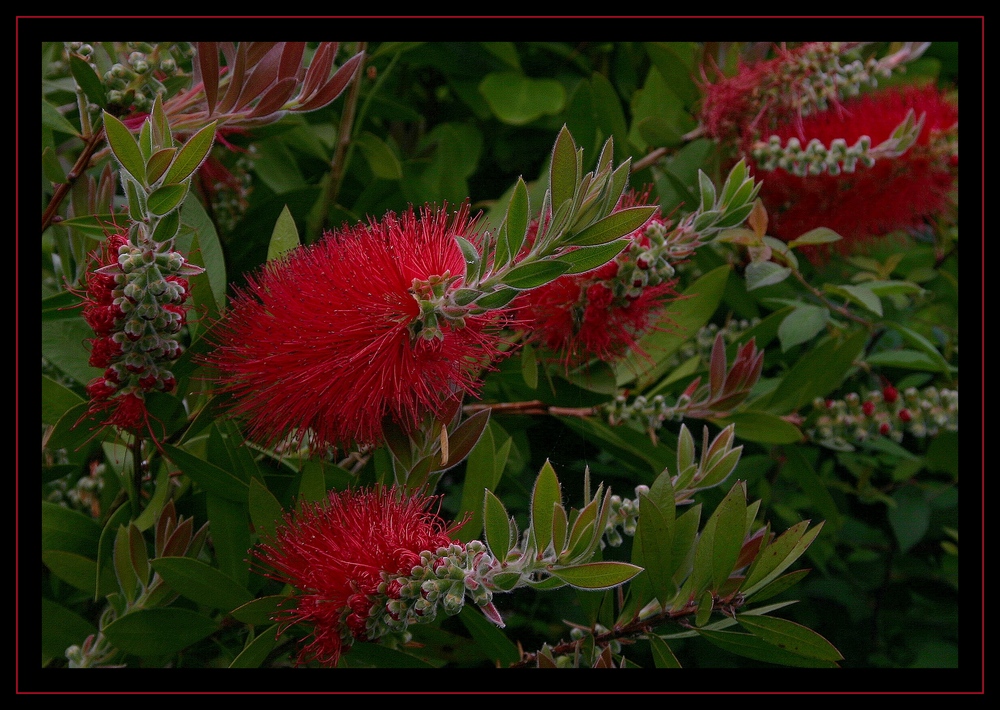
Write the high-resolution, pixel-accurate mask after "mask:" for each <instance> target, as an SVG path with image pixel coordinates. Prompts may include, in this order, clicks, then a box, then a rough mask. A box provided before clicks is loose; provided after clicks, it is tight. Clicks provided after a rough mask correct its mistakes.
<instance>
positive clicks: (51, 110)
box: [42, 99, 80, 136]
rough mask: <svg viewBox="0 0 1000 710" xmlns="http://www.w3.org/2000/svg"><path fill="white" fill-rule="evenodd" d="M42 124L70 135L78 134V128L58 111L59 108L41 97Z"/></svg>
mask: <svg viewBox="0 0 1000 710" xmlns="http://www.w3.org/2000/svg"><path fill="white" fill-rule="evenodd" d="M42 126H44V127H46V128H51V129H52V130H53V131H58V132H60V133H68V134H69V135H71V136H78V135H80V129H79V128H77V127H76V126H74V125H73V124H72V123H70V122H69V121H68V120H67V119H66V117H65V116H63V115H62V114H61V113H59V109H57V108H56V107H55V106H53V105H52V104H50V103H49V102H48V101H46V100H45V99H42Z"/></svg>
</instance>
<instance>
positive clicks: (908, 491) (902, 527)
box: [888, 486, 931, 554]
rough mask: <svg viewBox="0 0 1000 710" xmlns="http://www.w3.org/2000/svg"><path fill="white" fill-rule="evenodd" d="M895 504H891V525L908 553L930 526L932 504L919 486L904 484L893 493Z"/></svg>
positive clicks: (903, 551)
mask: <svg viewBox="0 0 1000 710" xmlns="http://www.w3.org/2000/svg"><path fill="white" fill-rule="evenodd" d="M892 501H893V503H895V505H892V506H889V511H888V516H889V525H890V526H892V532H893V534H894V535H895V536H896V540H897V541H898V542H899V549H900V552H901V553H903V554H906V553H907V552H909V551H910V549H912V548H913V546H914V545H916V544H917V543H918V542H920V541H921V540H923V539H924V535H926V534H927V530H928V528H929V527H930V520H931V506H930V501H928V499H927V496H926V495H925V494H924V493H923V492H922V490H921V489H920V488H919V487H917V486H903V487H902V488H899V489H898V490H896V491H895V492H894V493H893V494H892Z"/></svg>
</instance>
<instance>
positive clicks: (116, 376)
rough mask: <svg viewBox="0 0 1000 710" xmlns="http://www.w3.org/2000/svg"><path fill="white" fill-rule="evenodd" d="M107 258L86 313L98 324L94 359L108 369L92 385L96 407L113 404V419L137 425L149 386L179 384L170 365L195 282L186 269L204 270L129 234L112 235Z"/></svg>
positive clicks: (94, 279)
mask: <svg viewBox="0 0 1000 710" xmlns="http://www.w3.org/2000/svg"><path fill="white" fill-rule="evenodd" d="M99 259H100V261H101V263H102V264H103V265H102V266H100V267H99V268H96V269H94V270H92V271H91V272H90V273H89V274H88V278H87V287H86V293H85V300H84V304H83V318H84V320H85V321H86V322H87V324H88V325H90V327H91V328H93V330H94V334H95V335H96V336H97V337H96V338H92V339H91V340H90V341H89V342H90V345H91V351H90V360H89V362H90V365H91V366H92V367H98V368H102V369H103V370H104V373H103V375H101V376H100V377H97V378H95V379H93V380H92V381H91V382H90V383H89V384H88V385H87V393H88V394H89V395H90V397H91V401H92V403H91V408H90V411H91V412H96V411H104V410H113V412H112V414H111V416H110V418H109V419H108V421H107V423H108V424H114V425H116V426H120V427H124V428H132V429H134V428H137V427H138V426H139V425H140V424H141V423H142V422H143V421H144V419H145V405H144V397H143V395H144V393H146V392H150V391H162V392H168V391H170V390H172V389H173V388H174V387H175V385H176V384H177V382H176V379H175V378H174V375H173V373H172V372H171V371H170V370H169V369H168V368H167V365H168V364H169V363H170V362H172V361H174V360H176V359H177V358H178V357H180V354H181V350H182V348H181V344H180V342H179V341H178V339H177V337H178V334H179V333H180V331H181V329H182V327H183V326H184V324H185V320H186V313H187V307H186V306H185V305H184V303H185V301H186V300H187V298H188V296H189V295H190V290H189V287H188V281H187V279H185V278H184V276H188V275H192V274H195V273H198V272H200V271H201V269H200V267H196V266H193V265H191V264H189V263H188V262H187V260H186V259H185V258H184V256H183V255H181V254H180V253H179V252H176V251H162V252H158V251H155V250H154V249H152V248H151V247H138V246H135V245H134V244H132V243H131V242H130V241H129V239H128V237H127V236H126V235H124V234H114V235H111V236H110V237H108V240H107V242H106V243H105V246H104V248H103V251H102V253H101V254H100V256H99Z"/></svg>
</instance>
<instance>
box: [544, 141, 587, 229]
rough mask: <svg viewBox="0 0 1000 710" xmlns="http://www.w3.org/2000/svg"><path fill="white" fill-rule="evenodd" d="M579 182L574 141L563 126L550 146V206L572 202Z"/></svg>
mask: <svg viewBox="0 0 1000 710" xmlns="http://www.w3.org/2000/svg"><path fill="white" fill-rule="evenodd" d="M579 182H580V172H579V164H578V162H577V152H576V143H575V142H574V141H573V136H572V135H570V132H569V129H567V128H566V126H563V128H562V130H561V131H559V136H558V137H557V138H556V143H555V146H553V148H552V162H551V164H550V165H549V190H550V192H551V195H552V206H553V207H554V208H558V207H560V206H561V205H562V204H563V203H565V202H572V200H573V197H574V195H575V194H576V188H577V185H578V184H579ZM553 221H554V220H553Z"/></svg>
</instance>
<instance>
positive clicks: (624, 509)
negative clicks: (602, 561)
mask: <svg viewBox="0 0 1000 710" xmlns="http://www.w3.org/2000/svg"><path fill="white" fill-rule="evenodd" d="M648 494H649V486H646V485H638V486H636V487H635V498H634V499H632V498H622V497H621V496H619V495H612V496H611V498H610V499H609V500H608V508H609V510H610V513H609V514H608V523H607V526H606V527H605V529H604V537H603V538H602V539H601V548H602V549H603V548H604V546H605V545H606V544H607V545H610V546H611V547H618V546H619V545H621V544H622V541H623V539H624V538H623V537H622V533H624V534H625V535H628V536H629V537H631V536H633V535H635V531H636V527H637V526H638V525H639V500H640V496H643V495H648ZM619 528H620V529H621V532H619Z"/></svg>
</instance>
